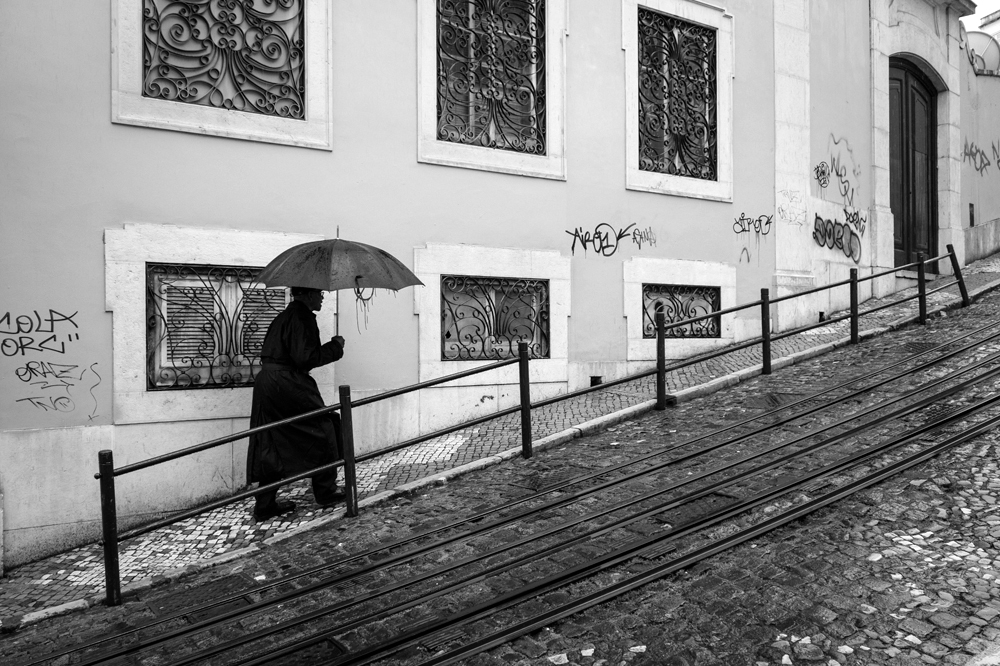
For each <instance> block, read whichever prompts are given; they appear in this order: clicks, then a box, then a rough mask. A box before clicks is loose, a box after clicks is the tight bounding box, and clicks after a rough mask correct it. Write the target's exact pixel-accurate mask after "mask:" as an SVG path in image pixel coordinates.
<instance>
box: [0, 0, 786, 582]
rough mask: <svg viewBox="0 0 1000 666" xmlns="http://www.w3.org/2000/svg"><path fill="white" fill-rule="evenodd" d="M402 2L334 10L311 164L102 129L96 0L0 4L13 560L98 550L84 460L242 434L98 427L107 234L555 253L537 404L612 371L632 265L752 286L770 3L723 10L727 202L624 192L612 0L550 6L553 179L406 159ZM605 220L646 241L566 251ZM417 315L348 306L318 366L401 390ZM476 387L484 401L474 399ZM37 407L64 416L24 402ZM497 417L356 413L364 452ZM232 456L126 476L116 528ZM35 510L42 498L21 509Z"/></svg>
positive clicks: (408, 61) (183, 427)
mask: <svg viewBox="0 0 1000 666" xmlns="http://www.w3.org/2000/svg"><path fill="white" fill-rule="evenodd" d="M557 1H558V0H557ZM397 5H398V6H395V7H394V10H393V11H390V12H387V11H385V10H384V8H383V7H382V5H380V4H379V3H372V2H368V1H367V0H338V1H337V2H335V3H331V5H330V7H331V8H332V13H331V17H330V23H331V32H332V40H331V42H330V48H331V51H330V54H331V57H330V59H331V63H332V65H331V67H332V69H331V80H332V91H331V98H332V104H331V125H330V127H331V130H332V150H330V151H326V150H316V149H310V148H302V147H294V146H287V145H278V144H274V143H261V142H256V141H247V140H239V139H231V138H219V137H214V136H204V135H199V134H192V133H185V132H177V131H169V130H164V129H150V128H145V127H137V126H130V125H122V124H113V123H112V122H111V117H112V106H111V85H112V82H111V71H112V62H113V56H112V53H111V52H110V47H109V45H110V43H111V34H112V25H111V17H112V12H111V2H110V0H109V2H108V3H90V2H88V3H67V2H63V1H62V0H36V1H34V2H30V3H2V4H0V80H2V81H3V84H4V88H5V90H7V91H8V94H5V95H3V96H0V117H3V118H4V122H3V123H2V124H0V233H2V243H0V247H2V248H3V250H2V252H3V257H2V258H3V260H2V261H0V294H2V305H0V317H2V316H4V315H5V313H10V318H9V319H5V320H3V321H2V322H0V342H2V344H3V345H4V348H3V349H4V353H3V355H0V421H2V423H3V431H2V433H0V492H2V493H3V497H4V507H3V509H4V516H5V523H4V530H5V549H6V551H7V558H6V559H7V564H8V565H9V564H12V563H17V562H19V561H24V560H25V559H26V558H31V557H34V556H37V555H39V554H41V553H42V552H45V551H47V550H48V551H51V550H52V549H57V548H62V547H65V546H67V545H71V544H73V543H77V542H80V541H84V540H88V539H92V538H93V537H94V536H95V535H96V531H95V529H94V526H95V523H94V521H95V520H96V518H97V515H98V512H97V486H96V481H94V480H93V478H92V474H93V472H94V471H96V464H97V463H96V452H97V451H98V450H99V449H101V448H113V450H114V451H115V453H116V455H117V456H119V459H120V460H132V459H136V458H138V457H143V456H145V455H147V454H152V452H153V451H154V450H155V451H156V452H163V451H166V450H170V449H171V448H179V447H181V446H187V445H191V444H193V443H196V442H197V441H201V440H204V439H209V438H210V437H212V436H214V435H215V434H217V433H218V432H230V431H232V429H233V428H237V427H240V425H239V424H240V423H241V420H240V419H238V418H235V417H234V416H233V415H229V414H227V418H222V419H212V420H202V421H197V420H196V421H192V422H187V423H183V424H181V423H173V422H171V416H170V414H169V413H168V414H164V415H163V420H164V421H166V423H163V424H161V425H157V426H152V425H148V424H145V425H136V426H124V425H122V423H121V422H120V421H119V420H117V419H116V415H115V414H116V412H115V401H114V393H115V392H116V391H118V388H117V387H115V386H113V380H112V378H113V377H115V376H117V375H118V374H119V370H121V369H120V368H115V367H114V365H115V359H116V358H118V355H117V354H115V353H114V351H115V350H114V349H113V340H114V335H113V319H112V317H113V316H118V314H117V312H116V313H114V314H112V312H109V311H107V309H106V302H107V294H106V293H105V276H106V266H105V244H104V236H105V230H109V229H110V230H122V229H123V228H124V226H125V225H126V224H131V223H137V224H150V225H177V226H179V227H190V228H201V229H209V230H212V229H237V230H245V231H252V232H262V233H272V232H283V233H291V234H302V235H310V236H319V237H333V236H335V235H337V233H338V230H339V234H340V236H341V237H342V238H349V239H355V240H359V241H362V242H367V243H371V244H374V245H377V246H379V247H382V248H384V249H385V250H387V251H389V252H391V253H392V254H394V255H395V256H397V257H399V258H400V259H401V260H402V261H403V262H404V263H406V264H408V265H411V266H412V265H413V262H414V251H415V248H420V247H426V246H427V244H428V243H450V244H462V243H465V244H474V245H478V246H484V247H491V248H522V249H531V250H535V251H547V252H553V253H557V254H558V255H560V256H561V257H563V258H564V259H565V260H567V261H568V289H569V301H570V302H571V303H572V314H571V316H570V317H569V320H568V322H567V325H566V326H567V331H566V338H567V342H566V345H567V347H566V367H565V368H564V370H563V371H562V375H561V377H562V378H561V379H559V380H558V381H553V382H550V383H548V384H546V385H545V386H540V387H539V389H538V392H539V394H548V393H551V392H554V391H556V390H565V388H566V387H567V386H572V384H573V382H582V381H584V380H585V379H586V377H587V376H589V375H590V374H601V375H604V376H605V378H606V379H609V378H611V376H617V375H621V374H623V373H624V372H625V371H626V370H627V369H628V364H629V361H628V342H627V340H628V332H627V327H626V317H625V316H623V310H624V307H625V303H624V301H623V289H622V284H623V279H624V269H623V266H624V264H625V262H627V261H629V260H631V259H634V258H649V259H657V260H664V261H670V260H687V261H702V262H714V263H717V264H722V265H727V266H732V267H733V270H734V271H735V292H736V299H737V301H746V300H753V299H754V298H756V294H758V293H759V289H760V287H761V286H764V285H767V284H770V282H771V276H772V274H773V271H774V266H775V252H774V235H767V234H761V233H759V232H757V231H754V230H748V231H746V232H744V233H736V231H735V229H734V225H735V226H736V227H738V226H739V223H738V220H740V219H741V218H749V219H757V218H759V217H760V216H765V217H766V216H773V215H774V214H775V209H776V203H775V181H774V168H773V165H774V159H775V157H774V155H775V134H774V127H775V123H774V107H775V101H774V97H775V82H774V76H773V65H774V40H773V39H772V38H771V34H772V31H773V15H772V8H771V5H770V3H760V2H757V1H756V0H732V1H731V2H727V3H725V7H726V9H727V11H728V12H729V13H730V14H732V15H733V16H734V17H735V47H734V49H735V57H734V62H735V78H734V79H733V81H732V85H733V110H734V113H733V142H734V149H733V161H734V190H733V201H732V202H731V203H730V202H718V201H706V200H699V199H693V198H685V197H676V196H665V195H662V194H653V193H646V192H635V191H627V190H626V189H625V187H624V181H625V155H626V146H625V127H626V122H625V115H624V114H625V110H624V109H625V103H624V93H625V91H624V81H625V70H624V51H623V35H622V5H621V3H620V2H617V1H609V0H573V1H572V3H567V5H566V7H567V16H568V26H567V29H566V31H565V32H564V35H563V44H562V48H564V49H565V61H566V71H565V80H566V85H565V93H564V95H565V109H566V110H565V151H566V177H565V180H559V179H552V178H531V177H524V176H518V175H510V174H501V173H494V172H489V171H481V170H473V169H464V168H455V167H448V166H439V165H435V164H427V163H419V162H418V161H417V159H416V156H417V119H418V112H417V111H418V95H417V92H418V91H417V49H418V43H417V32H416V26H417V9H418V6H419V5H418V3H417V2H415V1H409V0H404V1H401V2H399V3H397ZM95 8H96V10H95ZM39 35H44V36H45V38H44V39H39ZM375 44H377V47H374V46H373V45H375ZM599 225H611V227H613V228H614V229H616V230H624V229H630V225H634V227H631V229H634V230H639V231H643V232H646V235H645V236H644V238H645V240H644V241H643V242H642V243H637V242H633V241H632V240H631V237H630V236H629V237H627V238H626V239H625V240H623V241H622V243H621V244H620V246H619V247H618V249H617V251H615V252H614V253H611V254H610V256H602V254H601V253H598V252H595V251H594V250H593V249H590V250H588V251H584V250H583V249H582V248H581V246H580V244H579V243H578V244H577V246H576V248H575V249H574V248H573V242H574V238H573V235H572V234H573V233H574V232H575V231H579V232H581V233H585V232H593V231H594V230H595V229H597V228H598V227H599ZM652 239H655V242H653V240H652ZM606 254H607V253H606ZM427 288H434V286H433V285H430V286H428V287H427ZM328 302H329V301H328ZM413 303H414V301H413V294H412V290H407V291H404V292H401V293H399V294H397V295H392V294H379V295H377V296H376V298H375V300H374V301H373V303H372V304H371V308H370V310H369V311H368V313H367V316H366V315H365V314H364V313H363V312H361V311H360V310H358V309H357V308H356V307H355V305H354V303H353V302H351V300H350V298H345V299H344V301H343V302H342V305H341V307H340V314H341V322H340V333H341V334H342V335H344V336H345V337H346V338H347V340H348V346H347V354H346V356H345V358H344V359H343V360H342V361H341V362H339V363H338V364H337V367H336V373H337V379H336V381H337V383H338V384H350V385H351V386H352V388H353V389H354V391H355V394H356V395H370V394H372V393H374V392H377V391H380V390H384V389H390V388H396V387H399V386H402V385H407V384H411V383H414V382H415V381H417V380H418V377H419V367H420V364H421V362H422V359H421V357H420V351H419V343H418V340H419V337H420V330H419V328H420V323H419V321H420V320H419V315H418V314H415V313H414V307H413ZM36 312H37V313H38V314H37V315H36V314H35V313H36ZM22 315H23V317H22V318H21V319H20V326H21V329H20V330H18V321H19V320H18V317H21V316H22ZM39 323H40V324H41V329H42V331H41V332H39V331H38V330H36V329H38V328H39V325H38V324H39ZM49 336H55V337H54V338H52V339H51V340H50V339H49ZM29 363H36V364H38V363H46V364H50V366H48V367H53V368H54V367H56V366H59V367H60V368H63V369H62V370H60V372H61V373H62V374H63V375H64V377H63V379H66V378H68V380H67V381H68V382H69V384H70V385H69V386H63V387H62V388H60V389H58V390H59V391H62V393H57V391H55V390H52V389H38V388H37V387H35V386H31V384H30V382H28V381H22V379H21V378H20V377H25V378H29V379H30V378H31V377H32V376H31V372H30V371H28V370H26V369H25V368H26V366H27V364H29ZM33 367H41V366H33ZM67 367H68V368H69V369H65V368H67ZM19 373H20V376H19ZM36 390H42V391H43V393H39V394H38V395H36V393H35V391H36ZM242 391H244V392H245V391H246V389H242ZM50 392H51V393H50ZM486 394H490V395H492V396H494V398H495V399H494V400H492V401H489V400H487V401H485V402H483V401H482V400H481V399H482V398H483V396H484V395H486ZM53 395H58V396H59V397H60V399H59V400H56V401H54V402H53V401H52V400H48V401H47V402H46V401H45V400H25V399H26V398H37V397H39V396H41V397H44V398H51V397H52V396H53ZM64 395H65V397H66V398H68V400H71V401H72V403H70V402H69V401H68V400H63V399H61V397H62V396H64ZM435 396H436V397H435ZM327 397H328V399H331V400H332V399H335V397H334V396H330V395H328V396H327ZM240 400H243V401H245V399H244V398H240ZM509 400H510V392H509V387H506V386H504V385H502V384H501V385H497V384H493V385H492V386H491V387H489V386H487V387H484V386H471V387H469V388H468V390H464V391H462V390H457V391H452V392H451V393H450V394H449V393H448V392H446V391H444V390H442V391H438V392H437V393H436V394H432V395H431V397H429V398H424V397H421V398H419V399H418V400H401V401H396V403H398V404H391V405H383V406H381V407H380V408H378V409H376V408H372V409H370V410H364V411H363V412H361V413H360V414H359V421H358V428H359V434H360V436H359V442H364V444H362V445H361V446H362V450H366V449H365V447H368V446H371V447H377V446H380V445H381V443H382V442H388V441H389V440H397V439H399V438H403V437H404V436H409V435H412V434H413V432H414V430H415V429H419V428H422V427H430V425H429V424H430V421H434V420H435V419H427V418H424V416H423V415H424V414H435V413H436V414H441V413H444V412H442V409H443V408H444V407H447V408H448V409H449V410H450V412H449V413H453V414H455V415H458V414H462V415H464V414H468V413H477V411H481V410H482V409H483V408H482V407H478V406H476V405H477V404H478V405H491V404H495V405H496V407H495V408H499V407H501V406H505V405H506V404H507V403H508V402H509ZM238 402H239V400H237V401H236V402H234V403H233V404H236V403H238ZM418 406H419V408H418V412H419V413H420V414H421V417H420V418H419V419H418V418H414V416H413V410H414V408H415V407H418ZM421 424H423V425H421ZM140 432H141V436H139V434H138V433H140ZM241 447H242V445H240V444H237V445H235V446H233V447H232V448H231V449H229V448H228V447H225V448H224V450H220V451H219V452H218V453H217V454H216V456H217V457H216V458H213V462H211V464H210V465H208V468H209V469H211V470H212V473H211V474H209V473H208V472H207V471H206V472H205V473H204V474H202V473H201V472H200V471H199V472H198V473H197V474H193V475H192V471H194V470H204V469H205V468H204V467H203V466H202V465H200V464H199V463H197V462H194V461H192V462H190V463H185V464H182V465H180V466H179V467H178V471H177V473H176V474H175V473H173V472H165V473H164V476H163V477H162V483H164V484H167V485H165V486H155V488H156V489H158V490H159V491H161V492H140V489H139V486H143V487H145V486H144V484H142V483H139V484H138V485H137V487H136V489H135V495H134V496H132V495H130V494H129V492H127V491H123V492H122V495H121V498H120V499H121V501H122V510H123V514H124V515H125V516H126V520H132V519H135V518H137V517H139V516H141V515H143V514H145V513H146V512H149V511H154V510H155V509H156V508H157V506H158V502H160V501H161V500H162V501H167V502H170V503H173V504H176V505H185V504H189V503H191V502H194V501H197V500H200V499H203V498H205V497H209V496H215V495H217V494H219V493H223V492H227V491H228V490H230V489H231V488H233V487H238V486H239V485H240V484H241V483H242V467H241V464H242V463H241V462H240V456H242V455H243V453H242V448H241ZM158 483H159V482H158ZM37 496H45V497H47V498H48V499H47V500H46V501H45V502H42V503H39V502H35V501H33V500H34V498H36V497H37Z"/></svg>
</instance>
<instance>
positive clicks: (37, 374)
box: [14, 361, 101, 420]
mask: <svg viewBox="0 0 1000 666" xmlns="http://www.w3.org/2000/svg"><path fill="white" fill-rule="evenodd" d="M14 375H15V376H16V377H17V378H18V380H20V381H21V384H22V386H23V388H24V393H28V394H33V395H27V396H26V397H23V398H17V399H16V400H14V402H16V403H23V404H26V405H28V406H30V407H34V408H35V409H38V410H41V411H43V412H63V413H67V412H72V411H75V410H76V401H74V400H73V398H74V395H75V396H76V398H77V399H80V398H85V399H86V398H87V396H88V395H89V400H90V401H92V402H93V403H94V407H93V409H92V410H91V412H90V414H88V415H87V418H88V419H89V420H93V419H94V418H95V417H96V416H97V396H96V395H94V389H95V388H97V387H98V386H100V385H101V375H100V373H98V372H97V363H91V364H90V365H89V366H88V367H84V368H81V367H80V366H79V365H71V364H66V363H51V362H48V361H28V362H27V363H25V364H24V365H22V366H20V367H19V368H17V370H15V371H14ZM88 375H92V376H88ZM74 389H78V390H76V391H74Z"/></svg>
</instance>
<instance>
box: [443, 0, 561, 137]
mask: <svg viewBox="0 0 1000 666" xmlns="http://www.w3.org/2000/svg"><path fill="white" fill-rule="evenodd" d="M437 10H438V44H437V81H438V85H437V128H438V131H437V137H438V139H439V140H441V141H452V142H455V143H463V144H469V145H474V146H483V147H485V148H498V149H501V150H511V151H516V152H521V153H531V154H537V155H544V154H545V130H546V127H545V1H544V0H510V2H505V3H499V4H498V3H494V2H491V1H490V0H437Z"/></svg>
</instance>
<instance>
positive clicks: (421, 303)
mask: <svg viewBox="0 0 1000 666" xmlns="http://www.w3.org/2000/svg"><path fill="white" fill-rule="evenodd" d="M413 265H414V269H413V272H414V273H415V274H416V276H417V277H418V278H420V280H421V281H423V283H424V284H425V285H427V286H425V287H424V288H422V289H415V290H414V294H413V312H414V314H416V315H418V324H417V328H418V340H419V341H418V354H419V364H418V366H419V367H418V374H419V378H418V379H419V381H421V382H423V381H428V380H430V379H437V378H438V377H443V376H445V375H450V374H454V373H457V372H462V371H464V370H471V369H473V368H477V367H480V366H482V365H488V364H489V363H492V362H494V361H444V360H441V335H442V333H441V293H440V289H441V287H440V285H441V276H442V275H478V276H484V277H509V276H517V277H522V278H529V279H538V280H548V281H549V357H548V358H538V359H532V360H531V381H532V383H554V382H562V383H565V382H567V381H568V365H569V316H570V258H569V257H564V256H562V254H561V253H559V252H558V251H555V250H527V249H522V248H509V247H488V246H483V245H461V244H450V243H427V245H426V246H424V247H416V248H414V251H413ZM517 382H518V374H517V369H516V368H513V367H509V368H501V369H499V370H494V371H492V372H486V373H481V374H478V375H473V376H471V377H466V378H464V379H461V380H457V381H455V382H450V383H449V384H448V385H449V386H477V385H484V384H516V383H517Z"/></svg>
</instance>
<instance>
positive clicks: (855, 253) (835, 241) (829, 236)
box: [813, 214, 861, 263]
mask: <svg viewBox="0 0 1000 666" xmlns="http://www.w3.org/2000/svg"><path fill="white" fill-rule="evenodd" d="M813 240H815V241H816V244H817V245H819V246H820V247H822V246H826V247H828V248H830V249H831V250H832V249H834V248H836V249H838V250H841V251H842V252H843V253H844V256H845V257H849V258H850V259H851V260H853V261H854V263H858V262H859V261H861V237H860V236H859V235H858V234H857V233H855V231H854V229H852V228H851V227H850V226H848V225H847V224H846V223H842V222H837V221H836V220H824V219H823V218H822V217H820V216H819V214H817V215H816V220H815V222H814V223H813Z"/></svg>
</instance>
